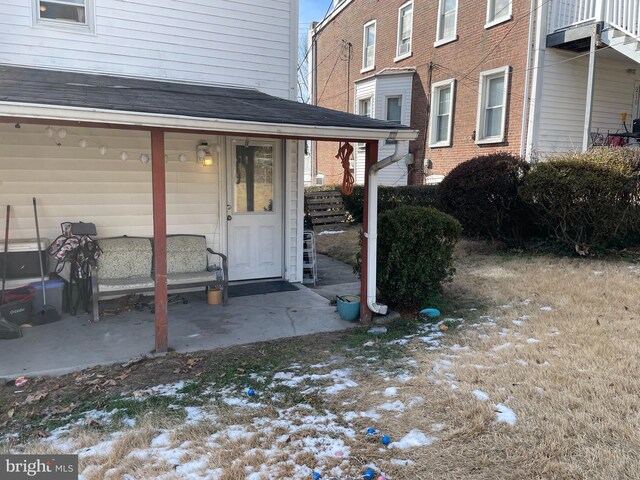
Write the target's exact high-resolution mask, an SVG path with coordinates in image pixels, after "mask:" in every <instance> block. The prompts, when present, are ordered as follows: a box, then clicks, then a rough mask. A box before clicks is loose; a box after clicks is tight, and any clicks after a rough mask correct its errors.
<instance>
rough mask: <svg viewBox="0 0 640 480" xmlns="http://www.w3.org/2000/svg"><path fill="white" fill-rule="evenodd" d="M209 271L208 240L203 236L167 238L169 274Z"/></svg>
mask: <svg viewBox="0 0 640 480" xmlns="http://www.w3.org/2000/svg"><path fill="white" fill-rule="evenodd" d="M206 271H207V239H206V238H205V237H204V236H201V235H170V236H168V237H167V274H169V275H171V274H176V273H194V272H206Z"/></svg>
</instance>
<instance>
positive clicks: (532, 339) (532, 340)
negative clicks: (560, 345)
mask: <svg viewBox="0 0 640 480" xmlns="http://www.w3.org/2000/svg"><path fill="white" fill-rule="evenodd" d="M527 343H540V340H538V339H537V338H527Z"/></svg>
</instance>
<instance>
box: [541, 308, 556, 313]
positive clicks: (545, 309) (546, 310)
mask: <svg viewBox="0 0 640 480" xmlns="http://www.w3.org/2000/svg"><path fill="white" fill-rule="evenodd" d="M540 310H542V311H543V312H550V311H551V310H553V307H540Z"/></svg>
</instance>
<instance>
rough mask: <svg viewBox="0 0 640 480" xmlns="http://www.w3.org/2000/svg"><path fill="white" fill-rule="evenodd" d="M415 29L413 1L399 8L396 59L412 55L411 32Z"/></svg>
mask: <svg viewBox="0 0 640 480" xmlns="http://www.w3.org/2000/svg"><path fill="white" fill-rule="evenodd" d="M412 30H413V1H411V2H407V3H405V4H404V5H402V6H401V7H400V9H399V10H398V48H397V51H396V58H395V61H396V62H397V61H400V60H402V59H403V58H407V57H410V56H411V33H412Z"/></svg>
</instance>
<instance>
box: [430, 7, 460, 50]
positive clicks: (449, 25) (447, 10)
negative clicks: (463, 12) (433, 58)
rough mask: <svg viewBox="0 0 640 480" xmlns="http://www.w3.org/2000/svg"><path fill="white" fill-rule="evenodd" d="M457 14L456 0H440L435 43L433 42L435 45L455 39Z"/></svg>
mask: <svg viewBox="0 0 640 480" xmlns="http://www.w3.org/2000/svg"><path fill="white" fill-rule="evenodd" d="M457 16H458V0H440V5H439V7H438V27H437V31H436V43H435V44H434V45H435V46H436V47H437V46H439V45H443V44H445V43H449V42H452V41H454V40H457V36H456V21H457Z"/></svg>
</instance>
